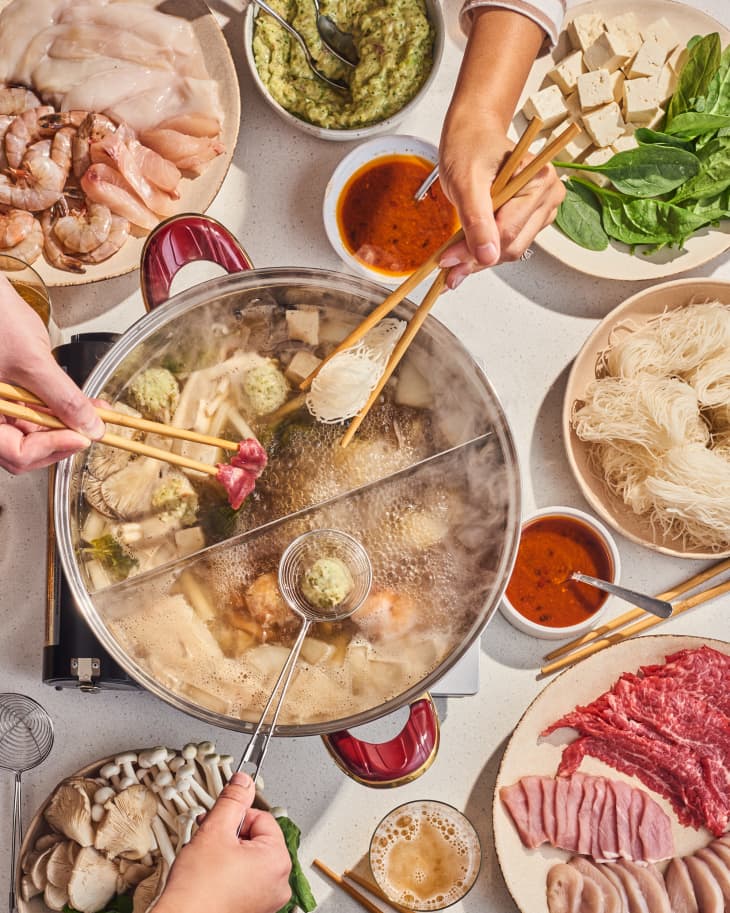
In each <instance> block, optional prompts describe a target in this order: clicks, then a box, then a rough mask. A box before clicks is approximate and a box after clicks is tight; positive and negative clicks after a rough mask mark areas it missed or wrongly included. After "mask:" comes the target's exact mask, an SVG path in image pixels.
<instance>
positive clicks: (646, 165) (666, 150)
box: [555, 144, 700, 197]
mask: <svg viewBox="0 0 730 913" xmlns="http://www.w3.org/2000/svg"><path fill="white" fill-rule="evenodd" d="M555 165H556V166H557V167H559V168H575V169H578V170H580V171H594V172H598V173H599V174H605V175H606V177H607V178H608V179H609V180H610V181H611V183H612V184H613V186H614V187H615V188H616V189H617V190H619V191H620V192H621V193H625V194H627V195H628V196H632V197H653V196H660V195H661V194H664V193H669V191H670V190H674V189H675V188H676V187H679V186H680V184H684V183H685V181H688V180H689V179H690V178H693V177H694V176H695V175H696V174H697V173H698V172H699V170H700V163H699V159H698V158H697V156H696V155H693V154H692V153H691V152H687V151H686V150H685V149H677V148H674V147H673V146H663V145H658V144H657V145H654V144H652V145H648V146H639V147H638V148H637V149H627V150H626V151H625V152H617V153H616V155H614V156H613V157H612V158H610V159H609V160H608V161H607V162H604V164H603V165H581V164H580V163H574V162H555Z"/></svg>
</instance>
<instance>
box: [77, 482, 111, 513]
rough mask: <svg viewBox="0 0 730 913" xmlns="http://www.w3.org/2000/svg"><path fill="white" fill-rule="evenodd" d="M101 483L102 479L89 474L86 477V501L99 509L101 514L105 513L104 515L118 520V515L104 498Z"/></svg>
mask: <svg viewBox="0 0 730 913" xmlns="http://www.w3.org/2000/svg"><path fill="white" fill-rule="evenodd" d="M101 484H102V483H101V479H95V478H94V477H93V476H89V477H88V478H87V479H86V481H85V483H84V497H85V498H86V502H87V504H88V505H89V506H90V507H93V508H94V510H98V511H99V513H100V514H103V516H105V517H108V518H109V519H110V520H116V518H117V515H116V514H115V513H114V511H113V510H112V509H111V508H110V507H109V505H108V504H107V503H106V501H105V500H104V495H103V493H102V490H101Z"/></svg>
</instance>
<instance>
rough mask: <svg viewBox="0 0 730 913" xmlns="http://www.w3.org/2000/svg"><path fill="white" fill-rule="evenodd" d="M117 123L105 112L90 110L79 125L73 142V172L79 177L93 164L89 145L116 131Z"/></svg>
mask: <svg viewBox="0 0 730 913" xmlns="http://www.w3.org/2000/svg"><path fill="white" fill-rule="evenodd" d="M116 129H117V125H116V124H115V123H114V121H113V120H110V119H109V118H108V117H106V115H104V114H96V113H94V112H90V113H89V114H87V115H86V117H85V118H84V120H83V121H82V122H81V124H80V125H79V128H78V130H77V131H76V136H75V137H74V139H73V144H72V159H73V172H74V174H75V175H76V177H77V178H80V177H81V175H82V174H83V173H84V172H85V171H86V169H87V168H88V167H89V165H90V164H91V157H90V156H89V146H90V145H91V143H98V142H99V141H100V140H102V139H103V138H104V137H105V136H107V135H108V134H109V133H114V131H115V130H116Z"/></svg>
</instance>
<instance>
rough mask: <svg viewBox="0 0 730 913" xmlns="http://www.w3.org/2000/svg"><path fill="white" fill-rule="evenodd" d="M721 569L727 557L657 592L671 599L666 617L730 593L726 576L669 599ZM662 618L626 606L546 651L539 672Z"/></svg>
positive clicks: (729, 567)
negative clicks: (584, 631)
mask: <svg viewBox="0 0 730 913" xmlns="http://www.w3.org/2000/svg"><path fill="white" fill-rule="evenodd" d="M725 571H730V558H726V559H725V560H724V561H720V562H719V563H718V564H713V565H712V567H709V568H707V569H706V570H704V571H702V572H701V573H699V574H695V576H694V577H690V578H689V579H688V580H685V581H684V583H680V584H679V585H678V586H676V587H674V589H671V590H667V591H666V592H665V593H660V594H659V599H666V600H667V601H669V602H672V614H671V615H670V616H669V618H676V616H677V615H681V614H682V612H687V611H688V610H689V609H693V608H694V607H695V606H698V605H701V604H702V603H704V602H709V601H710V600H711V599H716V598H717V597H718V596H722V595H723V594H724V593H730V579H728V580H725V581H723V582H722V583H717V584H715V586H712V587H710V588H709V589H706V590H700V592H699V593H695V594H694V595H693V596H688V597H687V598H686V599H680V600H679V601H678V602H673V600H674V599H675V597H677V596H681V595H682V594H683V593H687V592H688V591H689V590H694V589H695V588H696V587H698V586H702V584H704V583H707V581H708V580H712V578H713V577H717V576H718V575H719V574H722V573H724V572H725ZM666 620H668V619H663V618H657V617H656V616H655V615H649V614H648V613H647V612H644V611H643V609H629V611H628V612H624V613H623V615H619V616H618V617H617V618H614V619H613V620H612V621H609V622H607V623H606V624H605V625H600V626H599V627H598V628H595V629H594V630H593V631H589V632H588V633H587V634H584V635H583V636H582V637H578V638H576V640H571V641H570V642H569V643H567V644H563V646H562V647H558V649H557V650H553V651H552V652H551V653H548V654H547V655H546V656H545V659H548V660H551V662H549V663H548V664H547V665H546V666H543V667H542V669H540V674H541V675H551V674H552V673H553V672H558V671H559V670H560V669H564V668H565V667H566V666H572V665H573V663H577V662H578V661H579V660H581V659H585V657H586V656H592V655H593V654H594V653H598V652H599V650H604V649H605V648H606V647H610V646H612V645H613V644H617V643H620V642H621V641H623V640H626V639H627V638H629V637H633V636H634V635H635V634H641V632H642V631H646V630H647V629H648V628H653V627H655V626H656V625H658V624H661V623H662V622H663V621H666Z"/></svg>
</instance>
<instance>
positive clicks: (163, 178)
mask: <svg viewBox="0 0 730 913" xmlns="http://www.w3.org/2000/svg"><path fill="white" fill-rule="evenodd" d="M122 130H123V131H124V137H123V138H124V142H125V144H126V146H127V148H128V149H129V151H130V152H131V153H132V155H133V156H134V160H135V162H136V163H137V167H138V168H139V170H140V172H141V173H142V176H143V177H144V178H146V180H148V181H149V182H150V184H154V186H155V187H159V189H160V190H164V191H166V192H167V193H169V194H170V195H171V196H172V197H173V198H174V199H176V200H177V199H178V198H179V196H180V194H179V193H178V190H177V187H178V184H179V183H180V181H181V179H182V175H181V174H180V170H179V169H178V168H177V167H176V166H175V165H173V164H172V162H169V161H168V160H167V159H166V158H163V157H162V156H161V155H160V154H159V152H155V151H154V149H148V148H147V146H143V145H142V143H140V142H139V140H138V139H137V138H136V137H135V135H134V132H133V131H132V130H130V129H129V127H127V125H126V124H124V125H122V126H121V127H120V128H119V131H122Z"/></svg>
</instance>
